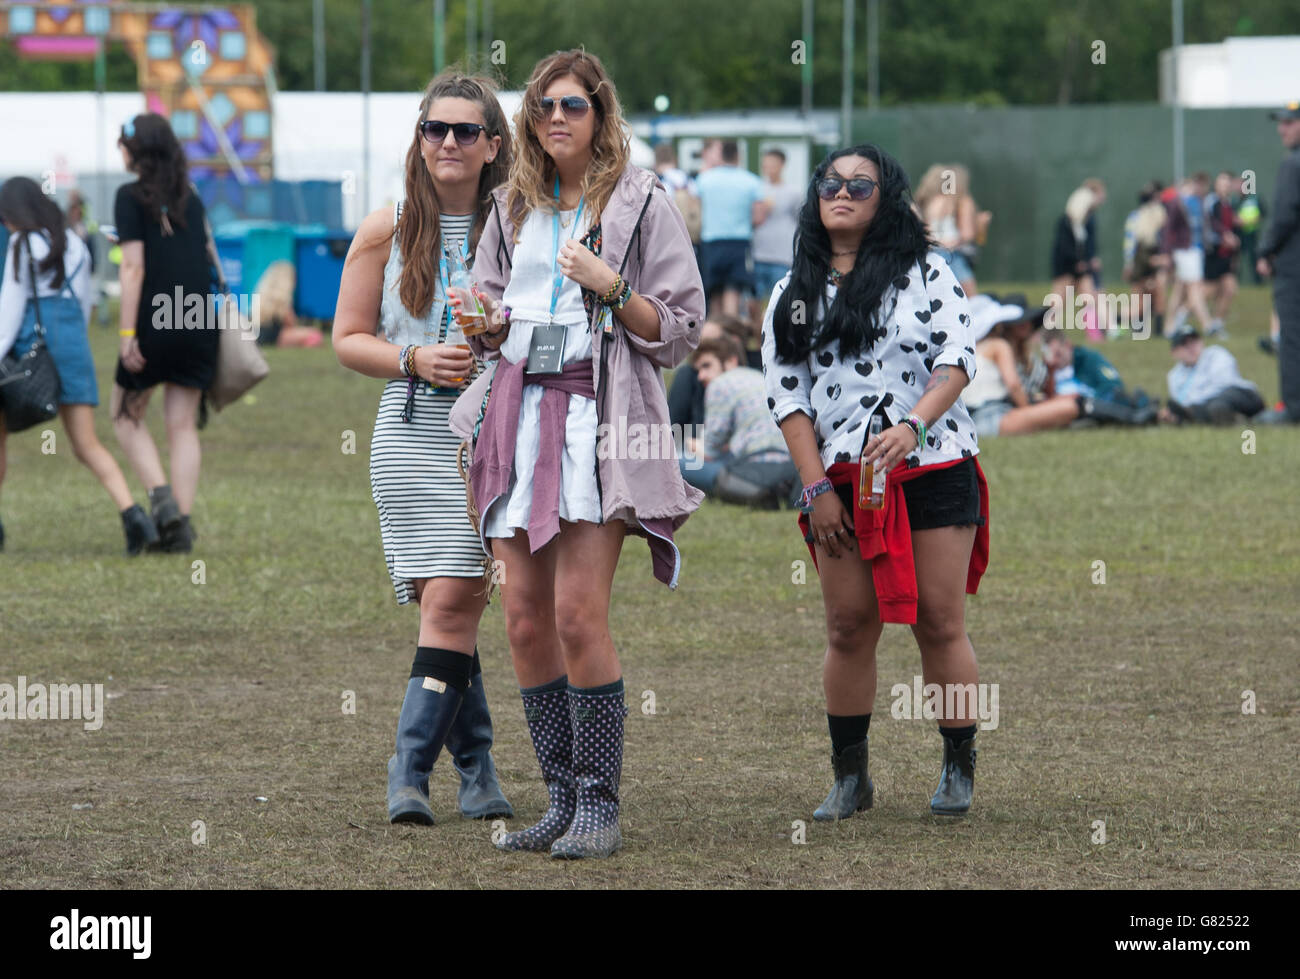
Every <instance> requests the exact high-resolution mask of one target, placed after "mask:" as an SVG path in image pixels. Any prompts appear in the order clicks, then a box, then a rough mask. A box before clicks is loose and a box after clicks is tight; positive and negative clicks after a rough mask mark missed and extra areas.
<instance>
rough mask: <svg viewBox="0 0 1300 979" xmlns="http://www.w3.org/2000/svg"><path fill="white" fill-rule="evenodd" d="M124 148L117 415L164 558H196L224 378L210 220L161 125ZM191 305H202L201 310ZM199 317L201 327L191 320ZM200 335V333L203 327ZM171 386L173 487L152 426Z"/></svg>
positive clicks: (143, 126)
mask: <svg viewBox="0 0 1300 979" xmlns="http://www.w3.org/2000/svg"><path fill="white" fill-rule="evenodd" d="M118 146H119V147H120V148H121V150H122V160H123V162H124V163H125V165H126V168H127V169H128V170H129V171H131V172H132V173H134V174H136V176H137V178H138V179H137V180H136V181H135V182H134V183H131V184H127V185H126V186H124V187H122V188H121V189H120V190H119V191H118V192H117V200H116V202H115V204H114V207H113V213H114V218H115V221H116V224H117V234H118V239H119V241H120V242H121V245H122V268H121V272H120V281H121V285H122V307H121V312H120V329H119V331H118V332H119V333H120V335H121V343H120V346H119V359H118V364H117V373H116V376H115V378H114V381H115V383H114V385H113V396H112V412H113V427H114V429H115V430H116V432H117V439H118V442H119V443H120V444H121V446H122V449H123V451H124V452H125V453H126V456H127V459H128V460H130V463H131V468H132V469H133V470H135V473H136V475H137V476H139V477H140V480H141V481H142V482H143V483H144V484H145V488H146V489H147V490H148V491H149V503H150V507H151V509H152V513H153V518H154V522H155V523H156V524H157V528H158V533H159V535H160V538H161V540H160V542H159V544H158V547H159V549H161V550H164V551H189V550H191V549H192V547H193V539H194V531H193V529H192V528H191V526H190V510H191V508H192V507H193V506H194V496H195V493H196V492H197V490H198V482H199V462H200V457H201V451H200V447H199V433H198V427H199V421H198V419H199V415H200V413H201V412H202V413H203V414H206V411H204V409H205V408H206V405H205V404H204V403H203V396H204V392H205V391H206V390H207V389H208V388H209V387H210V386H211V385H212V381H213V377H214V376H215V374H216V367H217V350H218V346H219V341H220V334H219V332H218V331H217V330H216V329H215V327H216V323H215V322H209V321H208V317H207V311H208V310H210V309H211V308H212V307H211V305H210V302H209V299H208V297H209V294H210V293H211V291H212V287H211V280H212V264H211V260H210V258H209V252H208V235H207V216H206V213H205V211H204V208H203V202H202V201H201V200H199V196H198V194H197V193H196V192H195V190H194V187H193V185H192V184H191V183H190V180H189V174H188V168H187V166H186V162H185V154H184V151H183V150H182V149H181V145H180V143H179V142H178V141H177V139H176V136H175V134H174V133H172V129H171V126H170V125H169V124H168V123H167V120H166V119H164V118H163V117H162V116H159V115H156V114H154V113H145V114H143V115H138V116H136V117H135V118H134V119H131V120H130V121H128V122H127V123H126V125H124V126H123V127H122V133H121V136H120V137H119V138H118ZM193 297H198V298H199V299H201V300H202V304H201V306H200V305H199V303H198V302H197V301H195V299H194V298H193ZM197 309H201V310H202V311H203V312H202V313H201V315H202V316H203V321H202V322H201V323H198V324H194V323H191V322H189V321H188V318H187V317H192V316H193V312H192V311H193V310H197ZM196 325H197V326H200V327H202V328H198V329H196V328H195V326H196ZM159 383H161V384H163V386H164V387H163V416H164V418H165V420H166V423H167V448H168V452H169V454H170V457H171V483H170V484H169V483H168V482H167V479H166V477H165V476H164V475H163V467H162V461H161V459H160V458H159V456H158V448H157V446H156V445H155V444H154V441H153V436H151V435H150V434H149V429H148V428H147V427H146V426H145V425H144V414H145V409H146V408H147V407H148V404H149V397H150V395H151V394H152V393H153V389H154V388H155V387H156V386H157V385H158V384H159Z"/></svg>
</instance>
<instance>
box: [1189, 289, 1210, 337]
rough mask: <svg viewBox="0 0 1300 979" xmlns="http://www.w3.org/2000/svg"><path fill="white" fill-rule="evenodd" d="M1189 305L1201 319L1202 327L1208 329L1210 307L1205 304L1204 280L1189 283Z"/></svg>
mask: <svg viewBox="0 0 1300 979" xmlns="http://www.w3.org/2000/svg"><path fill="white" fill-rule="evenodd" d="M1187 305H1189V306H1191V307H1192V312H1193V313H1195V314H1196V318H1197V319H1198V320H1200V321H1201V329H1202V330H1208V329H1209V328H1210V308H1209V306H1207V305H1206V304H1205V283H1204V282H1189V283H1187Z"/></svg>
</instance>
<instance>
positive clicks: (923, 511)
mask: <svg viewBox="0 0 1300 979" xmlns="http://www.w3.org/2000/svg"><path fill="white" fill-rule="evenodd" d="M835 492H837V493H838V494H839V496H840V502H841V503H843V504H844V509H845V510H847V511H848V512H849V513H852V512H853V505H854V500H853V487H852V486H849V485H847V484H845V485H842V486H836V487H835ZM903 498H904V499H905V500H906V501H907V521H908V523H909V524H910V525H911V527H912V529H913V530H934V529H935V528H936V527H966V526H970V525H972V524H973V525H974V526H976V527H982V526H984V518H983V517H982V516H981V515H980V481H979V474H978V473H976V471H975V460H974V459H963V460H962V461H961V462H959V463H957V464H956V465H955V466H949V467H948V468H947V469H940V470H938V471H937V472H932V473H927V474H926V475H924V476H917V477H916V478H915V479H911V480H908V481H907V482H906V483H904V484H903ZM804 540H805V541H808V542H809V543H811V541H809V538H807V537H805V538H804Z"/></svg>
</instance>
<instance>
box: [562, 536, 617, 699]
mask: <svg viewBox="0 0 1300 979" xmlns="http://www.w3.org/2000/svg"><path fill="white" fill-rule="evenodd" d="M560 528H561V529H560V535H559V537H557V538H556V541H555V543H556V544H557V545H558V547H557V554H556V568H555V629H556V634H557V635H558V636H559V640H560V649H561V652H562V653H563V654H564V665H565V668H566V672H567V673H568V674H569V682H570V683H572V684H573V685H574V686H575V687H584V688H590V687H601V686H604V685H605V684H607V683H613V682H615V681H616V680H617V679H618V678H619V677H621V676H622V675H623V668H622V666H621V665H620V664H619V661H618V653H617V652H616V651H615V650H614V640H613V637H612V636H611V635H610V632H609V599H610V593H611V591H612V590H613V587H614V571H615V569H616V568H617V567H618V556H619V553H620V551H621V550H622V548H623V537H624V535H625V534H626V532H627V525H626V524H625V523H624V522H623V521H621V520H612V521H610V522H609V523H605V524H594V523H589V522H587V521H585V520H584V521H578V522H576V523H569V522H568V521H564V522H562V523H561V524H560Z"/></svg>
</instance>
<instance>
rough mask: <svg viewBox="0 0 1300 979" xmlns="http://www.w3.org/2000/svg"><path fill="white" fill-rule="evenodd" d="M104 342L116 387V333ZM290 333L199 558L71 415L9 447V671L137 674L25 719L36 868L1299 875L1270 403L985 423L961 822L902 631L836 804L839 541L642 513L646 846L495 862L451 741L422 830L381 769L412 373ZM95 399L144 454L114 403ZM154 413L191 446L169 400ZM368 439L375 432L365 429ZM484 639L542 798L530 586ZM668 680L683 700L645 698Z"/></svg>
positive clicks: (67, 880)
mask: <svg viewBox="0 0 1300 979" xmlns="http://www.w3.org/2000/svg"><path fill="white" fill-rule="evenodd" d="M1030 291H1031V294H1037V295H1041V293H1042V286H1041V285H1039V286H1035V287H1034V288H1033V289H1032V290H1030ZM1267 303H1268V299H1267V295H1266V293H1264V292H1263V291H1262V290H1246V291H1245V292H1244V293H1243V295H1242V297H1241V299H1240V302H1239V304H1238V307H1237V312H1236V315H1235V316H1234V318H1233V319H1232V320H1230V321H1229V324H1228V326H1229V330H1230V331H1231V334H1232V339H1231V340H1230V341H1229V342H1228V346H1229V348H1230V349H1232V351H1233V352H1234V353H1235V354H1236V355H1237V357H1238V360H1239V362H1240V365H1241V368H1242V371H1243V373H1244V374H1245V375H1246V376H1248V377H1251V378H1253V379H1255V380H1256V381H1257V382H1258V383H1259V384H1260V387H1261V390H1262V392H1263V394H1264V396H1265V399H1266V400H1267V401H1269V402H1270V403H1271V402H1272V401H1273V400H1275V399H1276V396H1277V368H1276V362H1275V361H1273V360H1271V359H1269V358H1267V357H1265V356H1264V355H1263V354H1261V353H1259V352H1258V351H1257V350H1256V349H1255V339H1256V337H1257V336H1258V335H1260V334H1262V333H1263V332H1265V330H1266V328H1267ZM92 332H93V341H94V345H95V352H96V362H97V364H98V365H99V376H100V384H101V392H103V393H106V392H107V390H108V388H107V385H108V382H109V379H110V377H111V366H112V360H113V348H114V346H115V343H116V337H115V335H114V331H112V330H99V329H95V330H93V331H92ZM1105 352H1106V354H1107V355H1108V356H1109V357H1111V358H1112V360H1113V361H1114V363H1115V364H1116V365H1117V366H1118V367H1119V368H1120V369H1121V371H1122V372H1123V374H1124V376H1125V378H1126V380H1127V381H1128V383H1129V384H1130V386H1132V385H1141V386H1142V387H1145V388H1146V389H1147V390H1148V391H1150V392H1152V393H1157V392H1158V393H1160V394H1161V395H1162V396H1163V394H1164V390H1163V385H1164V382H1163V377H1164V373H1165V371H1166V370H1167V369H1168V366H1169V365H1170V363H1171V360H1170V356H1169V352H1168V346H1167V344H1165V343H1163V342H1161V341H1159V340H1150V341H1147V342H1132V341H1123V342H1113V343H1109V344H1107V345H1106V346H1105ZM269 359H270V361H271V365H272V374H271V377H270V379H269V380H267V381H266V382H265V383H264V384H262V385H261V386H260V387H259V388H257V389H256V391H255V396H254V398H253V399H251V400H252V403H248V404H242V405H239V406H237V407H234V408H232V409H230V410H228V411H227V412H226V413H225V414H223V415H220V416H216V417H215V418H214V420H213V422H212V423H211V425H210V426H209V428H208V430H207V432H206V433H205V436H204V448H205V457H204V467H205V468H204V476H203V481H202V484H201V486H200V497H199V501H198V504H197V506H196V507H195V513H194V522H195V526H196V528H197V530H198V533H199V539H198V543H197V547H196V550H195V552H194V554H193V555H189V556H181V555H174V556H144V557H141V558H139V559H135V560H129V561H128V560H126V559H125V558H123V557H122V556H121V547H122V540H121V533H120V529H119V523H118V520H117V517H116V515H115V514H114V513H113V510H112V507H111V505H110V503H109V501H108V498H107V496H106V495H105V494H103V493H102V492H101V490H100V489H99V488H98V486H97V485H96V484H95V483H94V480H93V478H92V477H91V476H90V475H89V474H88V473H87V471H85V470H84V469H82V468H81V467H80V466H78V465H77V463H76V462H75V461H74V459H73V458H72V455H71V452H70V448H69V447H68V445H67V443H66V441H65V439H64V436H63V432H62V429H61V428H60V427H57V426H56V427H55V431H56V432H57V442H56V451H55V452H54V454H52V455H46V454H43V453H42V452H41V438H40V435H39V433H38V432H31V433H27V434H25V435H23V436H16V437H13V438H11V439H10V441H9V449H10V459H9V475H8V478H7V480H6V482H5V485H4V488H3V494H2V495H0V518H2V519H3V521H4V525H5V528H6V530H7V533H8V546H7V550H6V552H5V553H4V554H2V555H0V682H6V683H15V682H16V679H17V677H18V676H19V675H23V676H26V677H27V678H28V681H29V682H36V681H41V682H77V683H97V682H102V683H104V684H105V687H106V690H107V694H108V697H109V700H108V702H107V712H106V719H105V722H104V724H103V727H102V729H101V730H98V731H86V730H83V728H82V725H81V724H80V723H77V722H73V721H63V722H53V721H45V722H35V721H19V720H9V721H0V757H3V759H4V760H3V766H4V791H3V792H2V793H0V883H3V884H4V885H5V886H7V887H11V888H14V887H17V888H26V887H49V886H53V887H74V888H82V887H177V888H226V887H264V886H270V887H326V886H332V887H364V888H398V887H401V888H413V887H417V888H441V887H471V888H475V887H518V888H531V887H572V886H590V887H602V888H604V887H656V888H658V887H723V888H735V887H764V888H767V887H854V888H865V887H871V888H880V887H885V888H898V887H923V888H928V887H957V886H960V887H999V888H1001V887H1025V888H1038V887H1088V888H1108V887H1138V888H1146V887H1174V888H1194V889H1206V888H1215V887H1268V888H1280V887H1295V886H1297V884H1300V855H1298V854H1300V778H1297V771H1298V769H1297V765H1296V760H1295V759H1296V744H1297V742H1298V741H1300V716H1298V715H1300V673H1298V672H1297V669H1296V664H1297V661H1298V656H1297V654H1298V653H1300V641H1298V640H1297V636H1296V629H1295V624H1296V610H1297V599H1298V598H1300V585H1298V584H1297V582H1300V542H1298V539H1297V534H1296V530H1295V520H1296V517H1297V504H1296V479H1297V470H1298V469H1300V432H1297V431H1294V430H1277V429H1267V428H1261V429H1259V430H1258V431H1257V432H1256V433H1255V434H1256V439H1257V441H1256V444H1255V450H1256V451H1255V452H1254V453H1253V454H1246V453H1243V451H1242V447H1243V432H1242V430H1240V429H1206V428H1201V429H1182V430H1166V429H1162V430H1154V429H1147V430H1142V431H1117V430H1113V429H1103V430H1088V431H1078V432H1061V433H1055V434H1046V435H1039V436H1033V437H1028V438H1024V439H1020V440H1008V439H1003V440H988V441H987V442H986V443H985V444H984V446H983V452H982V457H981V458H982V460H983V465H984V468H985V471H986V473H987V475H988V478H989V483H990V491H991V500H992V517H991V533H992V559H991V565H990V568H989V572H988V574H987V576H986V577H985V579H984V582H983V586H982V588H981V591H980V594H979V595H978V596H976V597H973V598H971V599H970V600H969V602H968V609H969V613H968V622H969V631H970V634H971V637H972V640H973V642H974V644H975V648H976V651H977V654H978V656H979V659H980V664H981V679H982V680H983V681H985V682H989V683H997V684H999V688H1000V709H1001V716H1000V724H999V726H998V727H997V729H996V730H990V731H986V732H984V733H982V734H981V735H980V741H979V743H980V759H979V773H978V779H977V782H976V792H975V805H974V808H973V810H972V812H971V814H970V816H969V817H968V818H966V819H965V820H962V821H958V822H956V823H941V822H939V821H936V820H935V819H933V818H931V817H930V816H929V815H928V809H927V803H928V799H929V795H930V793H931V792H932V791H933V789H934V785H935V782H936V780H937V776H938V771H939V758H940V752H941V747H940V740H939V737H938V735H937V733H936V731H935V729H934V724H933V722H927V721H923V720H914V721H905V720H896V719H894V718H892V717H891V716H890V710H889V705H890V697H889V689H890V687H891V686H892V685H893V684H895V683H900V682H901V683H908V684H910V683H911V681H912V677H913V676H914V675H915V674H917V673H919V664H920V661H919V657H918V654H917V652H916V646H915V643H914V641H913V640H912V637H911V635H910V633H909V632H908V631H907V630H905V629H903V628H901V627H897V626H895V627H891V628H889V629H887V630H886V632H885V636H884V639H883V641H882V644H881V649H880V693H879V696H878V699H877V702H876V709H875V715H874V719H873V720H874V723H873V724H872V727H871V760H872V771H873V777H874V778H875V782H876V806H875V808H874V809H873V810H872V811H870V812H869V813H867V814H863V815H861V816H859V817H857V818H854V819H852V820H848V821H846V822H843V823H840V824H833V825H823V824H817V823H814V822H813V821H812V818H811V816H812V810H813V808H814V807H815V806H816V805H817V804H818V803H819V802H820V801H821V799H822V798H823V796H824V794H825V791H826V789H827V788H828V786H829V784H830V765H829V758H828V755H829V743H828V740H827V736H826V730H825V716H824V713H823V704H822V694H821V680H820V660H821V654H822V650H823V646H824V626H823V620H822V614H821V600H820V593H819V590H818V586H817V583H816V577H815V573H813V572H812V571H811V568H810V569H809V571H810V577H809V581H808V583H807V584H802V585H798V584H793V583H792V562H795V561H799V560H803V559H805V558H806V557H807V552H806V550H805V549H804V546H803V544H802V542H801V540H800V538H799V537H798V535H797V531H796V529H795V527H794V519H793V516H792V515H791V514H790V513H788V512H786V513H756V512H749V511H746V510H742V509H737V508H733V507H728V506H725V505H721V504H712V503H710V504H706V505H705V506H704V507H703V508H702V509H701V511H700V512H699V513H698V514H697V515H696V516H694V517H693V518H692V519H691V520H690V522H688V523H687V524H686V526H685V527H684V528H683V530H682V532H681V534H680V537H679V540H680V543H681V546H682V550H683V554H684V558H685V566H684V571H683V576H682V584H681V587H680V588H679V589H678V590H677V591H676V592H675V593H673V592H669V591H668V590H667V589H665V588H663V587H662V586H661V585H658V584H657V583H655V582H654V581H653V579H652V577H651V574H650V561H649V554H648V550H647V549H646V547H645V545H644V544H643V543H641V542H640V541H637V540H631V541H629V543H628V545H627V547H626V548H625V550H624V560H623V561H622V564H621V565H620V568H619V573H618V578H617V583H616V593H615V601H614V615H613V629H614V635H615V640H616V642H617V643H618V645H619V649H620V654H621V657H622V660H623V663H624V667H625V672H626V679H627V685H628V694H629V696H628V700H629V704H630V706H631V708H632V711H631V714H630V716H629V718H628V724H627V732H628V736H627V755H626V763H625V767H624V778H623V831H624V836H625V839H626V848H625V850H624V851H623V852H621V853H620V854H619V855H617V856H616V857H615V858H613V859H612V860H608V861H603V862H590V863H582V864H572V863H560V862H553V861H551V860H549V859H547V858H545V857H542V856H538V855H527V854H504V853H499V852H497V851H496V850H495V849H494V848H493V847H492V846H491V845H490V841H489V836H490V833H491V827H490V826H488V825H485V824H483V823H475V822H467V821H463V820H461V819H460V817H459V815H458V814H457V812H456V809H455V786H456V777H455V775H454V773H453V772H452V771H451V769H450V767H449V766H448V765H447V763H446V761H445V759H444V760H442V761H440V762H439V765H438V768H437V769H436V770H435V772H434V777H433V780H432V782H433V805H434V810H435V812H436V813H437V814H438V817H439V823H438V825H437V826H435V827H432V828H423V827H393V826H390V825H389V824H388V822H387V820H386V813H385V809H384V784H385V781H384V780H385V763H386V761H387V758H388V756H389V754H390V753H391V751H392V738H393V730H394V723H395V720H396V715H397V710H398V706H399V704H400V701H401V696H402V692H403V689H404V685H405V679H406V676H407V671H408V669H409V665H410V660H411V655H412V651H413V650H412V646H413V644H414V640H415V632H416V624H417V614H416V612H415V610H414V608H412V607H406V608H401V609H399V608H397V607H396V606H395V605H394V603H393V597H392V589H391V587H390V585H389V582H388V580H387V578H386V576H385V573H384V565H383V559H382V555H381V553H380V547H379V535H378V521H377V517H376V514H375V511H374V507H373V505H372V503H371V500H370V490H369V482H368V479H367V454H368V444H369V437H370V432H371V425H372V422H373V417H374V411H375V407H376V405H377V403H378V398H379V390H380V385H379V383H378V382H375V381H369V380H366V379H364V378H361V377H359V376H355V375H352V374H350V373H348V372H346V371H344V370H342V369H341V368H340V367H339V366H338V365H337V364H336V362H335V360H334V357H333V354H332V353H331V351H329V350H328V349H322V350H316V351H271V352H270V353H269ZM98 418H99V425H100V430H101V437H102V438H103V439H104V441H105V444H106V445H109V446H110V448H111V449H112V450H113V451H114V452H115V454H117V455H118V457H119V459H121V458H122V457H121V453H120V451H118V449H117V446H116V442H115V441H114V440H113V438H112V433H111V429H110V426H109V425H108V419H107V411H106V409H103V408H101V410H100V411H99V414H98ZM151 420H152V424H153V426H154V429H155V431H156V433H157V435H158V437H159V440H160V444H162V442H161V423H160V418H159V415H158V406H157V405H155V406H154V408H153V417H152V419H151ZM348 432H351V433H354V434H355V443H356V452H355V454H346V453H345V452H344V451H342V448H343V446H344V445H345V441H346V438H347V433H348ZM137 499H141V500H142V499H143V491H142V490H138V492H137ZM196 560H201V561H203V562H204V566H203V569H202V570H203V574H204V577H205V583H202V584H196V583H194V578H195V576H196V572H195V570H194V565H193V562H194V561H196ZM1096 561H1104V562H1105V571H1106V581H1105V584H1094V583H1093V581H1094V562H1096ZM480 649H481V653H482V659H483V662H484V668H485V671H486V680H487V686H488V692H489V697H490V700H491V703H492V704H493V706H494V708H495V716H496V721H497V748H496V751H495V755H496V760H497V764H498V767H499V768H500V771H501V776H502V780H503V783H504V785H505V788H506V791H507V793H508V795H509V796H510V798H511V799H512V801H513V802H514V804H515V807H516V809H517V811H518V813H519V818H517V819H516V820H515V821H514V824H513V825H514V826H516V827H518V826H522V825H526V824H527V822H532V821H533V820H534V819H535V818H536V817H537V815H538V814H539V813H540V812H541V810H542V808H543V807H544V804H545V790H544V787H543V786H542V784H541V783H540V781H539V779H538V774H537V767H536V762H535V760H534V758H533V754H532V750H531V747H530V746H529V743H528V738H527V733H526V731H525V727H524V721H523V717H522V711H521V709H520V705H519V701H518V697H517V693H516V688H515V684H514V681H513V675H512V672H511V669H510V661H509V655H508V651H507V648H506V645H505V640H504V629H503V624H502V618H501V612H500V604H499V602H496V601H494V603H493V605H492V606H491V607H490V608H489V610H488V612H487V614H486V616H485V617H484V621H483V627H482V633H481V638H480ZM346 691H352V692H354V693H355V698H356V712H355V714H346V713H344V711H343V708H342V705H343V702H344V696H345V692H346ZM646 691H653V695H654V702H655V707H656V712H655V713H654V714H647V713H645V712H643V710H642V709H640V707H641V704H642V703H643V702H644V701H643V692H646ZM1245 691H1252V692H1253V696H1254V698H1255V702H1256V704H1257V708H1256V712H1255V713H1253V714H1249V713H1243V706H1242V705H1243V696H1244V692H1245ZM1247 696H1248V695H1247ZM259 800H265V801H259ZM87 804H89V806H90V807H89V808H86V805H87ZM198 820H201V821H202V824H203V827H202V828H203V831H204V832H205V833H206V843H204V844H202V845H199V844H196V843H195V842H193V838H194V835H195V834H196V832H197V830H196V829H195V822H196V821H198ZM525 820H526V821H527V822H525ZM798 820H802V821H804V822H805V823H806V843H804V844H802V845H800V844H797V843H795V842H793V841H792V838H793V837H794V836H795V834H796V830H795V827H794V824H795V822H796V821H798ZM1098 820H1100V821H1103V822H1104V832H1105V839H1106V842H1105V843H1104V844H1103V843H1099V842H1094V839H1099V836H1098V830H1097V826H1096V821H1098Z"/></svg>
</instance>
